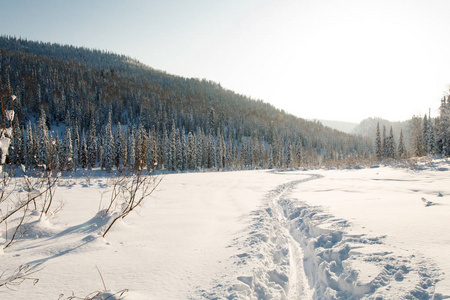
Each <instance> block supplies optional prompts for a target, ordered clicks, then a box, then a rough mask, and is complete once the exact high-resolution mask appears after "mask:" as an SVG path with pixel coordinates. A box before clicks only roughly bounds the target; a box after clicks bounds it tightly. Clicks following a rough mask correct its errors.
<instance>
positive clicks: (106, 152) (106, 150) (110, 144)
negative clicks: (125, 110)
mask: <svg viewBox="0 0 450 300" xmlns="http://www.w3.org/2000/svg"><path fill="white" fill-rule="evenodd" d="M113 164H114V135H113V132H112V124H111V112H109V116H108V123H106V126H105V132H104V136H103V154H102V167H103V169H104V170H105V171H107V172H111V170H112V168H113Z"/></svg>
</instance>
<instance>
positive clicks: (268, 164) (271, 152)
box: [267, 145, 273, 169]
mask: <svg viewBox="0 0 450 300" xmlns="http://www.w3.org/2000/svg"><path fill="white" fill-rule="evenodd" d="M267 159H268V161H267V168H269V169H273V150H272V145H269V153H268V158H267Z"/></svg>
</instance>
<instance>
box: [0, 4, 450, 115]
mask: <svg viewBox="0 0 450 300" xmlns="http://www.w3.org/2000/svg"><path fill="white" fill-rule="evenodd" d="M0 8H1V9H0V28H1V30H0V34H2V35H13V36H17V37H22V38H27V39H29V40H41V41H44V42H55V43H62V44H71V45H74V46H85V47H88V48H96V49H101V50H108V51H110V52H116V53H120V54H125V55H128V56H131V57H133V58H136V59H138V60H139V61H141V62H143V63H145V64H146V65H148V66H151V67H153V68H156V69H160V70H163V71H166V72H168V73H171V74H176V75H181V76H184V77H196V78H205V79H207V80H212V81H215V82H218V83H220V84H221V85H222V87H224V88H227V89H230V90H233V91H235V92H237V93H240V94H244V95H247V96H250V97H252V98H253V99H261V100H263V101H265V102H269V103H272V104H273V105H274V106H276V107H278V108H281V109H284V110H285V111H287V112H289V113H292V114H295V115H297V116H299V117H302V118H308V119H328V120H340V121H350V122H359V121H361V120H362V119H365V118H367V117H382V118H385V119H389V120H391V121H399V120H406V119H409V118H410V117H412V115H414V114H422V115H423V114H425V113H428V108H431V111H432V116H436V111H437V108H438V106H439V104H440V98H441V96H442V95H443V93H444V91H445V90H446V89H447V84H449V83H450V72H449V71H448V70H449V69H450V58H449V57H450V55H449V54H448V53H447V52H448V49H450V39H449V38H448V37H449V36H450V19H449V17H448V16H449V15H450V2H448V1H419V0H416V1H399V0H390V1H385V0H382V1H380V0H378V1H372V0H370V1H361V0H353V1H350V0H345V1H336V0H334V1H333V0H323V1H315V0H307V1H284V0H283V1H268V0H263V1H256V0H251V1H238V0H233V1H204V0H203V1H77V2H66V1H64V2H62V1H4V0H1V1H0Z"/></svg>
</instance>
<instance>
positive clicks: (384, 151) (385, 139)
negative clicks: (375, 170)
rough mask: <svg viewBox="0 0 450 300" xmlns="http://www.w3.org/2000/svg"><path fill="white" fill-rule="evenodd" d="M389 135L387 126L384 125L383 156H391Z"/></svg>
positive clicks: (382, 138)
mask: <svg viewBox="0 0 450 300" xmlns="http://www.w3.org/2000/svg"><path fill="white" fill-rule="evenodd" d="M388 143H389V142H388V140H387V135H386V126H384V125H383V134H382V136H381V149H382V150H381V153H382V157H383V158H387V157H389V154H388V152H389V145H388Z"/></svg>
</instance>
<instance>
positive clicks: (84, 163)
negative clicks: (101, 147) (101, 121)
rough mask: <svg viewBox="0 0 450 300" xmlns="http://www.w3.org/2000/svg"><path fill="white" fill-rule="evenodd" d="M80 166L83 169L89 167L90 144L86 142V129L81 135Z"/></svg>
mask: <svg viewBox="0 0 450 300" xmlns="http://www.w3.org/2000/svg"><path fill="white" fill-rule="evenodd" d="M80 166H81V168H83V169H86V168H87V167H88V146H87V143H86V135H85V133H84V131H83V134H82V137H81V147H80Z"/></svg>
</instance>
